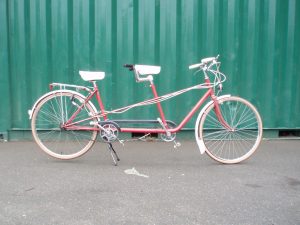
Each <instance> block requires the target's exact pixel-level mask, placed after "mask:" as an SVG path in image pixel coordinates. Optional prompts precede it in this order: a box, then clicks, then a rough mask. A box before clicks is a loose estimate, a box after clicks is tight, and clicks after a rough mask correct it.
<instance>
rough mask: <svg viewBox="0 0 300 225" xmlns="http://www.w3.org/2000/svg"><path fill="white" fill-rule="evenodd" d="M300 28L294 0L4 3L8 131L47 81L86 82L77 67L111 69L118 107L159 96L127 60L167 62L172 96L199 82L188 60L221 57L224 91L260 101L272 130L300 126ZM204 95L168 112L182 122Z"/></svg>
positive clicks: (163, 87)
mask: <svg viewBox="0 0 300 225" xmlns="http://www.w3.org/2000/svg"><path fill="white" fill-rule="evenodd" d="M299 28H300V1H296V0H248V1H247V0H219V1H217V0H199V1H198V0H90V1H86V0H51V1H50V0H49V1H48V0H30V1H28V0H0V56H1V58H0V94H1V97H2V104H1V107H0V131H7V130H12V129H28V128H29V121H28V116H27V110H28V109H29V108H30V107H31V106H32V104H33V103H34V101H35V100H36V99H37V98H38V97H39V96H40V95H41V94H43V93H45V92H46V91H48V83H49V82H52V81H56V82H69V83H77V84H83V82H82V81H80V78H79V75H78V70H103V71H105V72H106V74H107V77H106V79H105V80H104V81H101V82H100V87H101V89H102V94H103V98H104V102H105V104H106V106H107V108H116V107H120V106H124V105H127V104H130V103H134V102H136V101H139V100H142V99H143V98H149V97H150V96H151V92H150V89H149V88H148V86H147V85H144V84H137V83H135V81H134V78H133V75H132V74H131V73H130V72H127V71H126V70H125V69H124V68H122V64H124V63H140V64H154V65H161V66H162V71H161V74H160V75H158V76H156V77H155V82H156V84H157V87H158V91H159V93H160V94H165V93H167V92H168V91H172V90H176V89H179V88H184V87H186V86H189V85H192V84H196V83H197V81H199V80H200V78H199V77H195V76H193V75H192V74H193V73H192V72H190V71H188V65H189V64H192V63H197V62H198V61H199V59H201V58H202V57H208V56H215V55H217V54H220V55H221V57H220V59H221V61H222V63H223V64H222V70H223V71H224V72H225V73H226V74H227V76H228V82H227V83H226V84H225V91H224V92H225V93H232V94H235V95H240V96H242V97H245V98H247V99H249V100H250V101H252V102H253V103H254V104H255V105H256V106H257V107H258V109H259V111H260V113H261V115H262V117H263V121H264V127H265V128H271V129H282V128H291V129H295V128H297V129H299V128H300V116H299V111H300V76H299V75H300V74H299V71H300V29H299ZM198 96H199V94H197V93H195V92H193V93H191V94H187V95H185V96H183V97H180V98H179V99H178V100H177V101H171V102H170V103H164V104H163V106H164V107H166V110H165V111H166V113H167V116H168V118H170V119H171V120H174V121H175V122H179V121H180V120H181V119H182V118H183V116H184V115H185V113H186V111H187V110H188V109H189V108H190V107H191V106H192V105H193V103H194V102H195V101H196V99H197V97H198ZM154 112H156V111H155V107H147V108H145V109H144V110H142V109H137V110H133V111H131V112H129V113H128V114H127V115H126V116H125V117H130V118H133V117H139V118H148V119H150V118H154V119H155V118H156V114H155V113H154ZM152 114H153V116H152ZM142 115H143V116H142ZM144 115H145V116H144ZM193 122H194V120H193V121H192V122H191V123H189V124H188V126H187V127H189V128H192V127H193Z"/></svg>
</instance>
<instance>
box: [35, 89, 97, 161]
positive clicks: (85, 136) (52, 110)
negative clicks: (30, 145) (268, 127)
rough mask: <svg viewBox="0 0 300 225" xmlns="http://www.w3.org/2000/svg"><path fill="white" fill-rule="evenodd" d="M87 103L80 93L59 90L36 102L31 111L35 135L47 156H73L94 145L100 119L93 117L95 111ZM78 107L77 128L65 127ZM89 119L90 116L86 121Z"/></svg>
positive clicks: (68, 157) (65, 157)
mask: <svg viewBox="0 0 300 225" xmlns="http://www.w3.org/2000/svg"><path fill="white" fill-rule="evenodd" d="M84 102H85V99H84V97H82V96H81V95H80V94H76V93H73V92H68V91H59V92H54V93H52V94H49V95H48V96H46V97H45V98H44V99H42V100H41V101H40V102H39V103H38V104H37V106H36V108H35V110H34V112H33V114H32V120H31V128H32V134H33V137H34V140H35V141H36V143H37V144H38V145H39V146H40V147H41V149H42V150H44V152H46V153H47V154H48V155H50V156H52V157H55V158H58V159H73V158H76V157H79V156H81V155H83V154H84V153H86V152H87V151H88V150H89V149H90V148H91V147H92V146H93V144H94V142H95V140H96V137H97V133H98V132H97V131H96V129H93V128H95V127H96V125H97V118H95V117H92V116H93V115H96V112H95V110H94V108H93V107H92V105H91V104H90V103H89V102H87V103H84ZM83 104H84V106H83V107H82V108H81V109H80V107H81V106H82V105H83ZM79 109H80V110H79ZM78 110H79V112H78V114H77V115H76V117H75V118H74V120H73V122H78V123H77V125H76V126H77V129H64V128H63V125H64V124H65V123H66V121H68V120H69V118H70V117H71V116H72V115H73V114H74V113H75V112H76V111H78ZM86 118H90V119H87V120H84V119H86ZM80 121H82V122H80ZM91 122H92V123H91ZM80 127H85V128H86V129H80ZM90 128H91V129H90Z"/></svg>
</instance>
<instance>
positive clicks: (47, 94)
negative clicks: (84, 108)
mask: <svg viewBox="0 0 300 225" xmlns="http://www.w3.org/2000/svg"><path fill="white" fill-rule="evenodd" d="M58 92H59V93H62V92H65V93H66V92H67V93H72V94H75V95H79V96H80V97H82V98H83V99H85V98H86V97H85V96H84V95H82V94H80V93H78V92H76V91H72V90H55V91H50V92H48V93H46V94H44V95H43V96H41V97H40V98H39V99H38V100H37V101H36V102H35V103H34V105H33V106H32V108H31V109H29V110H28V115H29V119H30V120H31V118H32V115H33V112H34V110H35V109H36V106H37V105H38V104H39V103H40V102H41V101H42V100H43V99H44V98H46V97H48V96H49V95H52V94H55V93H58ZM89 104H90V105H91V106H92V108H93V109H94V110H95V112H96V113H97V109H96V107H95V106H94V104H93V103H92V102H91V101H89Z"/></svg>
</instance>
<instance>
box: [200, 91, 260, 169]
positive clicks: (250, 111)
mask: <svg viewBox="0 0 300 225" xmlns="http://www.w3.org/2000/svg"><path fill="white" fill-rule="evenodd" d="M218 101H219V106H220V110H221V113H222V116H223V118H224V120H225V121H226V123H227V124H228V125H229V126H230V127H231V128H232V129H230V130H229V129H226V128H225V127H224V126H223V125H222V124H221V123H220V122H219V120H218V118H217V116H216V113H215V108H214V104H211V105H210V106H209V107H208V108H207V109H206V110H205V111H204V114H203V116H202V118H201V120H200V123H199V138H200V139H201V140H203V142H204V145H205V147H206V153H207V154H208V155H209V156H210V157H211V158H213V159H214V160H217V161H219V162H221V163H229V164H230V163H238V162H241V161H243V160H245V159H247V158H248V157H250V156H251V155H252V154H253V153H254V152H255V150H256V149H257V147H258V146H259V143H260V141H261V138H262V121H261V118H260V115H259V113H258V111H257V110H256V108H255V107H254V106H253V105H252V104H251V103H249V102H248V101H246V100H245V99H242V98H239V97H227V98H222V99H220V100H218Z"/></svg>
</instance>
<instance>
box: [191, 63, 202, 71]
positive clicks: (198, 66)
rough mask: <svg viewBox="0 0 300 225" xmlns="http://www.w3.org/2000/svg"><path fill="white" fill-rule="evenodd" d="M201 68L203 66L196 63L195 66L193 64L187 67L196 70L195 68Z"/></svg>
mask: <svg viewBox="0 0 300 225" xmlns="http://www.w3.org/2000/svg"><path fill="white" fill-rule="evenodd" d="M201 66H203V63H197V64H193V65H190V66H189V69H190V70H192V69H196V68H200V67H201Z"/></svg>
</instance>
